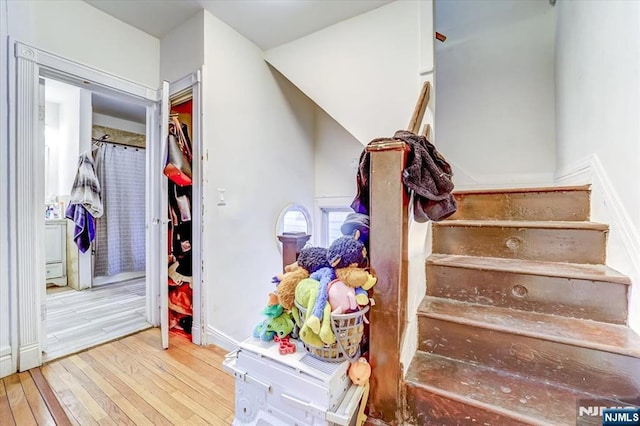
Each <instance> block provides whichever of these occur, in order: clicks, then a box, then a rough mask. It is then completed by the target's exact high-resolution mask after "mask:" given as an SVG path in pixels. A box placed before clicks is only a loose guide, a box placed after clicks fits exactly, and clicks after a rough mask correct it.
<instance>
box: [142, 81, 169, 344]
mask: <svg viewBox="0 0 640 426" xmlns="http://www.w3.org/2000/svg"><path fill="white" fill-rule="evenodd" d="M158 120H160V122H159V123H158ZM168 133H169V83H168V82H166V81H163V82H162V88H161V93H160V102H159V103H158V104H156V105H154V106H152V107H149V108H148V109H147V135H148V136H147V141H148V143H147V146H148V147H149V155H148V156H147V161H148V163H147V173H149V176H148V177H147V182H149V183H150V188H148V190H147V195H146V197H147V203H146V204H147V224H148V225H147V226H148V228H149V232H148V233H147V269H146V276H147V291H148V292H149V293H148V294H149V295H150V297H149V298H148V300H149V302H148V305H147V308H148V310H149V311H148V312H149V313H150V315H148V316H149V317H150V319H151V322H152V323H153V324H155V325H156V326H157V325H160V330H161V335H162V347H163V348H164V349H166V348H168V347H169V306H168V303H169V302H168V297H169V295H168V289H167V285H166V283H167V223H168V222H169V220H168V207H167V195H166V194H167V178H166V177H165V175H164V174H163V173H162V170H163V168H164V165H165V161H166V156H167V134H168Z"/></svg>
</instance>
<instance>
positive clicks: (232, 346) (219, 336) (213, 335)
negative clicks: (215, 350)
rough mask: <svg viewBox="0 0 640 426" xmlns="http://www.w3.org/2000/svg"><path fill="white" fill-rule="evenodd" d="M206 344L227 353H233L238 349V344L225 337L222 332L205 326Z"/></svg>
mask: <svg viewBox="0 0 640 426" xmlns="http://www.w3.org/2000/svg"><path fill="white" fill-rule="evenodd" d="M207 343H208V344H210V345H216V346H218V347H220V348H222V349H226V350H228V351H234V350H236V349H238V343H239V342H238V341H237V340H235V339H233V338H232V337H230V336H227V335H226V334H224V333H223V332H221V331H219V330H216V329H215V328H213V327H211V326H207Z"/></svg>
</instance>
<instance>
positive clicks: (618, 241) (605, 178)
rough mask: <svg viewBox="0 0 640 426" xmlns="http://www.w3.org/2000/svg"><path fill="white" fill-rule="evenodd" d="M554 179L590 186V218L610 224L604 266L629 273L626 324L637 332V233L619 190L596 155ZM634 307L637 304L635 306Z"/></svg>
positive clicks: (639, 271) (639, 267)
mask: <svg viewBox="0 0 640 426" xmlns="http://www.w3.org/2000/svg"><path fill="white" fill-rule="evenodd" d="M556 182H557V183H558V184H563V185H583V184H590V185H591V220H592V221H594V222H602V223H605V224H607V225H609V235H608V239H607V261H606V263H607V265H609V266H610V267H612V268H614V269H616V270H618V271H620V272H622V273H623V274H625V275H628V276H629V277H630V278H631V280H632V282H633V285H632V289H631V294H630V301H629V325H630V326H631V327H632V328H633V329H634V330H635V331H638V332H640V310H639V309H638V308H637V306H640V233H639V232H638V229H637V228H636V226H635V225H634V223H633V221H632V220H631V216H630V215H629V213H628V212H627V209H626V208H625V206H624V204H623V203H622V201H621V200H622V198H621V197H620V194H619V192H618V190H617V189H616V188H615V186H614V185H613V183H612V182H611V180H610V179H609V175H608V173H607V171H606V169H605V168H604V166H603V165H602V162H601V161H600V158H599V157H598V155H597V154H592V155H589V156H587V157H585V158H582V159H581V160H579V161H577V162H575V163H574V164H572V165H571V166H569V167H566V168H564V169H562V170H559V171H558V173H557V174H556ZM634 307H636V308H635V309H634Z"/></svg>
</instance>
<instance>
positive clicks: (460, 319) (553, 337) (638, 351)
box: [417, 296, 640, 359]
mask: <svg viewBox="0 0 640 426" xmlns="http://www.w3.org/2000/svg"><path fill="white" fill-rule="evenodd" d="M431 301H438V302H440V303H447V304H449V305H452V306H465V307H466V309H484V310H485V311H494V312H495V313H496V316H498V314H500V313H501V314H503V316H504V314H506V313H509V314H511V316H513V315H515V316H521V317H526V316H538V317H539V318H540V319H544V318H554V319H555V320H558V321H561V322H566V323H567V324H569V323H570V322H574V323H578V324H590V325H596V326H597V327H601V328H603V331H605V330H606V329H608V330H607V331H609V332H614V331H615V330H618V331H619V332H622V331H627V332H629V331H630V329H629V328H628V327H626V326H624V325H619V324H610V323H604V322H598V321H592V320H585V319H582V318H572V317H560V316H557V315H551V314H545V313H540V312H529V311H520V310H517V309H510V308H503V307H495V306H485V305H478V304H474V303H468V302H461V301H452V300H448V299H443V298H439V297H433V296H425V297H424V299H423V301H422V302H421V303H420V306H419V307H418V312H417V315H418V316H424V317H428V318H434V319H439V320H443V321H448V322H454V323H458V324H464V325H469V326H473V327H479V328H485V329H488V330H494V331H498V332H504V333H510V334H516V335H520V336H525V337H532V338H537V339H542V340H547V341H552V342H557V343H563V344H568V345H572V346H579V347H583V348H587V349H595V350H600V351H604V352H610V353H614V354H619V355H626V356H630V357H634V358H638V359H640V336H636V337H635V340H636V341H635V342H633V343H635V344H634V345H633V346H619V345H611V344H606V343H601V342H594V341H593V340H588V339H587V338H586V335H585V337H584V338H576V337H565V336H560V335H557V334H553V333H550V332H549V331H550V329H549V328H547V330H546V332H545V330H544V329H542V330H541V331H531V330H527V329H524V328H522V327H517V326H514V325H513V324H512V325H510V326H505V325H501V324H497V323H492V322H488V321H481V320H478V319H473V318H466V317H465V316H464V315H465V313H467V312H468V311H467V312H461V313H459V315H448V314H442V313H438V312H432V311H429V309H428V308H427V307H426V306H427V305H428V304H429V303H430V302H431ZM521 321H523V322H528V323H531V324H533V322H532V321H530V320H529V319H524V318H521ZM536 323H537V324H540V322H539V321H536ZM542 324H544V323H542Z"/></svg>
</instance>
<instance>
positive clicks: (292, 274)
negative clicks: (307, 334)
mask: <svg viewBox="0 0 640 426" xmlns="http://www.w3.org/2000/svg"><path fill="white" fill-rule="evenodd" d="M326 266H329V263H328V262H327V249H326V248H324V247H306V248H303V249H302V250H301V251H300V254H299V255H298V260H297V261H296V262H295V263H292V264H291V265H287V267H285V271H286V272H285V274H284V275H281V276H276V277H274V281H276V282H278V286H277V288H276V292H277V294H278V300H279V303H280V304H281V305H282V307H283V308H284V309H286V310H290V309H291V308H292V307H293V301H294V300H295V291H296V286H297V285H298V283H299V282H300V281H301V280H303V279H305V278H308V277H309V275H310V274H312V273H313V272H315V271H317V270H318V269H320V268H323V267H326ZM287 269H289V270H288V271H287Z"/></svg>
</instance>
